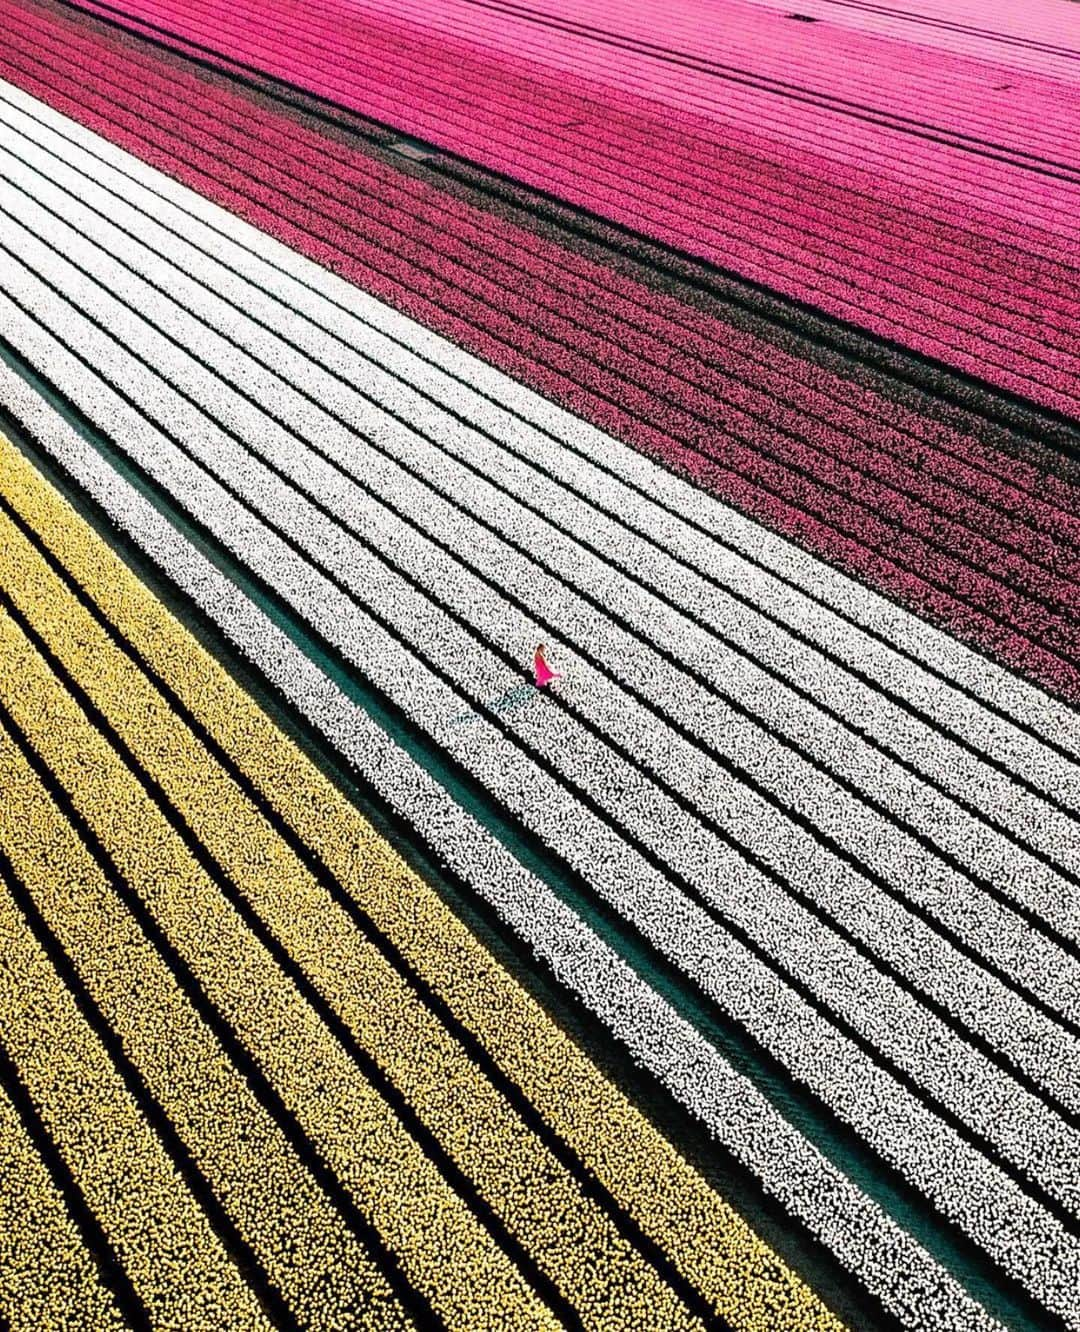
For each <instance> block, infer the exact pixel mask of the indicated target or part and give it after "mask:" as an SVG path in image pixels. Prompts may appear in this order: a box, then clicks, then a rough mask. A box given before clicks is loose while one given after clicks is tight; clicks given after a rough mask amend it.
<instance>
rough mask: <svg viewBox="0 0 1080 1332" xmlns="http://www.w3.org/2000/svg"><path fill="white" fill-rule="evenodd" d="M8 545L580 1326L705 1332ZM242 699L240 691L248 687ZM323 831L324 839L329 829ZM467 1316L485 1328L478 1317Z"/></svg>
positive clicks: (281, 938)
mask: <svg viewBox="0 0 1080 1332" xmlns="http://www.w3.org/2000/svg"><path fill="white" fill-rule="evenodd" d="M0 540H2V541H3V542H4V544H5V547H6V550H5V556H6V567H7V570H8V577H9V578H10V579H11V593H10V595H11V596H12V598H13V599H14V600H16V602H17V604H18V605H19V607H20V609H21V610H22V611H23V613H24V614H25V615H26V616H27V618H28V619H30V620H32V622H33V624H34V628H35V630H36V631H37V632H38V633H40V634H41V635H42V637H43V638H44V639H45V640H46V641H47V643H48V646H49V648H50V650H52V651H53V652H55V653H56V655H57V657H58V659H59V660H60V661H61V662H62V664H63V666H64V667H65V669H66V670H67V671H68V672H69V673H70V674H71V675H72V676H73V677H74V678H76V679H78V681H79V683H80V686H81V687H82V688H83V689H85V690H86V692H87V694H88V696H89V697H90V698H91V700H92V701H93V703H94V705H95V706H96V707H97V708H99V709H100V710H101V712H102V714H103V716H104V718H105V719H106V720H107V722H108V724H109V725H110V726H111V727H112V728H114V730H115V731H116V733H117V734H118V735H119V736H120V737H121V738H122V740H123V741H124V743H125V745H126V746H128V749H129V752H130V753H131V755H132V758H133V760H134V761H136V762H138V763H139V764H140V765H141V766H142V767H143V768H144V770H145V771H146V772H147V773H148V775H149V776H150V777H151V778H152V779H153V780H154V781H155V782H157V783H159V785H160V789H161V790H162V793H163V794H164V796H165V797H166V798H167V799H168V800H169V802H170V803H171V805H172V806H173V807H174V808H175V809H176V810H177V811H178V813H179V814H180V815H181V817H182V818H183V820H184V822H185V824H186V826H187V827H188V828H189V829H190V830H191V832H192V834H193V835H194V836H195V837H196V838H197V839H198V841H199V842H200V844H201V845H202V846H203V847H204V848H205V849H206V850H207V851H208V852H209V853H210V854H211V855H212V856H213V857H214V859H215V860H216V861H217V863H218V864H219V865H220V866H221V867H222V868H223V869H224V871H225V872H226V874H227V875H228V876H229V879H230V880H231V881H232V882H233V883H234V884H235V886H236V887H237V889H238V890H239V891H240V892H241V893H242V894H243V898H244V900H245V901H246V902H247V903H248V905H249V906H250V908H251V909H252V911H253V912H255V914H256V916H257V917H258V919H259V920H260V921H261V922H262V924H263V925H264V926H265V927H266V928H267V929H268V930H269V932H270V933H271V935H272V936H273V937H274V938H275V939H276V940H277V942H278V943H279V944H280V946H281V948H282V949H283V950H284V951H285V952H286V953H287V954H288V956H289V957H290V958H291V959H292V960H293V962H294V963H295V964H296V965H297V966H299V967H300V968H302V971H303V973H304V975H305V976H306V977H307V979H308V980H309V982H310V983H311V984H312V986H313V987H314V988H315V989H316V990H317V992H318V993H319V994H320V995H321V996H322V997H323V998H324V999H325V1000H326V1002H327V1003H328V1004H329V1005H330V1007H331V1008H332V1010H333V1012H334V1014H335V1015H336V1017H337V1019H338V1020H340V1022H341V1023H342V1024H343V1026H344V1027H345V1028H346V1029H347V1030H348V1031H349V1032H350V1033H351V1035H352V1037H353V1039H354V1040H355V1041H356V1043H357V1046H358V1047H359V1048H360V1049H362V1050H364V1051H365V1052H367V1057H368V1058H370V1059H373V1060H374V1061H375V1062H376V1063H377V1064H378V1065H379V1066H380V1067H381V1070H382V1073H383V1075H384V1076H385V1077H386V1078H387V1079H388V1081H389V1083H390V1084H391V1085H392V1086H393V1087H394V1088H395V1089H396V1092H397V1094H398V1095H400V1096H401V1097H402V1098H403V1100H404V1102H405V1104H407V1105H408V1106H409V1107H410V1110H411V1112H412V1113H414V1114H415V1115H416V1116H417V1117H418V1119H419V1121H420V1123H422V1124H423V1126H424V1128H425V1129H426V1130H427V1132H428V1133H430V1134H431V1135H432V1137H433V1139H434V1140H435V1141H437V1142H438V1143H440V1144H441V1145H442V1147H443V1149H444V1150H445V1152H446V1154H447V1156H448V1157H449V1159H450V1160H451V1161H453V1162H454V1165H455V1166H456V1167H457V1168H458V1169H459V1170H460V1171H461V1172H462V1173H463V1175H464V1176H465V1178H466V1179H467V1180H469V1181H470V1183H471V1185H472V1186H473V1187H475V1189H476V1191H477V1193H478V1195H479V1197H480V1198H481V1199H482V1200H483V1203H484V1204H485V1205H486V1206H489V1207H490V1208H491V1209H492V1211H493V1212H494V1213H495V1215H496V1216H497V1217H498V1218H499V1221H500V1223H501V1224H502V1225H504V1226H505V1227H506V1229H507V1231H509V1233H511V1234H513V1235H515V1237H516V1238H517V1240H519V1241H520V1243H521V1244H522V1245H523V1246H524V1248H525V1251H526V1252H527V1253H528V1254H529V1255H530V1256H532V1255H535V1258H536V1262H537V1264H538V1266H539V1267H540V1269H541V1270H543V1271H545V1272H546V1273H547V1276H548V1278H549V1279H550V1280H551V1281H552V1283H553V1284H554V1286H555V1287H556V1288H557V1289H558V1290H559V1291H560V1293H561V1294H562V1295H563V1297H564V1298H565V1299H566V1300H567V1301H568V1303H569V1304H570V1306H571V1307H572V1308H573V1309H574V1311H575V1314H576V1316H577V1317H578V1318H579V1319H580V1321H581V1324H582V1326H584V1327H587V1328H597V1327H601V1326H603V1325H604V1324H605V1321H606V1320H610V1319H614V1320H615V1323H616V1324H617V1325H618V1326H620V1327H626V1328H634V1327H642V1328H644V1327H650V1326H654V1325H657V1324H658V1325H660V1326H663V1327H669V1328H672V1329H674V1328H679V1327H684V1328H691V1327H693V1328H699V1327H700V1326H701V1325H700V1323H699V1322H697V1321H696V1320H695V1319H694V1318H692V1317H691V1316H690V1315H689V1313H688V1311H687V1310H686V1309H685V1307H684V1306H683V1305H682V1304H681V1302H680V1300H679V1299H678V1298H677V1297H676V1296H675V1294H674V1293H673V1292H672V1290H671V1289H670V1287H669V1286H667V1285H666V1284H665V1283H664V1282H663V1281H662V1280H660V1279H659V1278H658V1276H657V1274H656V1272H655V1271H654V1270H653V1269H652V1268H651V1267H650V1266H649V1265H648V1264H647V1263H646V1262H645V1261H644V1260H643V1259H642V1257H641V1255H640V1254H639V1253H637V1252H636V1251H635V1250H634V1249H633V1248H632V1246H630V1245H629V1244H628V1243H627V1242H626V1241H625V1239H623V1238H622V1237H621V1236H620V1234H619V1233H618V1231H617V1229H616V1228H615V1226H614V1225H613V1223H612V1221H611V1219H610V1218H609V1217H608V1216H607V1215H605V1214H604V1212H603V1210H602V1209H601V1208H600V1207H599V1206H598V1205H597V1204H596V1203H594V1202H592V1201H590V1200H589V1199H588V1198H587V1197H586V1196H585V1195H583V1193H582V1191H581V1188H580V1185H579V1183H578V1182H577V1181H576V1180H575V1179H574V1177H573V1176H572V1175H571V1174H569V1173H568V1172H567V1170H566V1169H565V1168H564V1167H563V1166H562V1165H561V1164H560V1162H559V1161H558V1160H557V1159H556V1158H555V1157H554V1156H553V1155H552V1153H551V1151H550V1150H549V1149H548V1148H547V1147H546V1145H544V1144H543V1143H542V1142H541V1141H539V1140H538V1139H537V1138H536V1135H535V1134H534V1133H533V1132H532V1131H531V1130H530V1129H529V1128H528V1126H527V1125H526V1124H524V1123H523V1122H522V1121H521V1120H520V1117H519V1116H518V1115H517V1114H516V1113H515V1112H514V1110H513V1109H512V1107H511V1106H510V1105H509V1104H508V1103H507V1101H506V1099H505V1097H504V1096H502V1095H501V1094H500V1092H499V1091H498V1090H497V1089H496V1088H495V1087H494V1086H493V1085H492V1084H491V1082H490V1080H489V1079H488V1078H487V1077H485V1076H484V1075H483V1073H482V1072H481V1071H479V1070H478V1069H477V1068H476V1067H475V1065H474V1064H473V1063H472V1062H471V1060H470V1058H469V1056H468V1054H467V1052H466V1051H465V1050H463V1049H462V1048H461V1046H460V1045H459V1044H458V1043H457V1042H456V1041H455V1040H454V1038H453V1037H452V1036H451V1035H450V1034H449V1033H448V1032H447V1031H446V1030H444V1029H443V1028H442V1027H441V1026H440V1024H439V1022H438V1020H437V1019H436V1018H435V1017H434V1015H433V1014H432V1013H431V1012H430V1011H428V1010H427V1009H426V1008H425V1007H424V1006H423V1004H422V1002H421V1001H420V1000H419V998H418V996H417V995H416V993H415V992H414V991H412V990H411V989H410V987H409V986H408V984H407V983H406V982H405V981H404V980H403V979H402V977H401V976H400V975H398V974H397V973H396V972H395V971H394V970H393V968H392V967H391V966H390V964H389V963H388V962H387V961H386V960H385V959H384V958H383V957H382V956H380V954H379V953H377V952H376V951H375V950H374V949H373V948H372V946H371V943H370V941H369V940H368V939H367V938H366V937H365V936H364V935H363V934H362V933H360V932H358V931H357V929H356V928H355V926H354V925H353V924H352V922H351V921H350V919H349V917H348V915H347V913H346V911H345V910H344V908H343V907H342V906H341V905H340V904H339V903H337V902H335V901H334V900H333V898H332V897H331V895H330V894H329V892H328V891H327V890H326V889H325V888H324V887H322V886H321V885H319V884H318V883H317V882H316V881H315V880H314V879H313V878H312V877H311V875H310V874H309V873H308V872H306V871H305V869H304V868H303V866H302V865H301V863H300V862H299V860H298V859H297V857H296V856H295V854H294V853H293V852H291V851H290V850H289V849H288V848H287V847H286V846H285V845H284V844H283V843H282V841H281V839H280V838H279V837H278V836H277V835H276V834H275V833H274V832H273V831H272V829H271V828H270V826H269V825H268V824H267V822H266V821H265V819H264V818H263V817H262V816H261V815H259V814H258V813H257V811H256V810H255V809H254V808H253V807H252V806H251V804H250V802H249V801H248V800H247V799H246V798H245V797H244V796H243V794H242V793H241V792H240V791H239V790H238V789H237V788H236V785H235V783H234V782H233V781H232V780H231V779H230V778H229V776H228V775H227V774H226V773H225V772H223V771H222V770H221V768H220V767H219V766H218V765H217V764H216V763H215V762H214V760H213V759H212V757H211V756H210V755H209V754H208V753H207V751H206V750H205V748H204V747H203V746H202V745H201V744H200V743H199V741H198V740H197V739H196V738H195V737H194V736H193V735H192V734H191V732H190V731H189V730H188V728H187V727H186V726H185V725H184V724H183V723H182V722H181V721H179V720H178V719H177V718H176V717H175V716H174V715H173V713H172V712H171V711H170V708H169V705H168V703H167V702H166V700H165V699H164V698H163V697H162V696H161V695H160V693H158V692H157V691H156V690H155V689H154V688H153V687H152V685H151V684H150V683H149V682H148V681H147V680H146V678H145V677H144V676H143V675H142V674H141V672H140V671H139V669H138V668H137V667H136V666H135V665H133V664H132V663H131V661H130V660H128V659H127V658H126V657H125V656H124V655H123V654H122V653H121V652H120V651H119V649H118V648H117V647H116V646H115V645H114V644H112V643H111V642H110V641H109V639H108V636H107V635H106V634H105V633H104V632H103V630H102V629H101V628H100V627H99V626H98V625H97V624H95V622H94V621H93V619H92V618H91V617H90V615H89V614H88V613H87V611H86V610H85V609H83V608H82V607H81V606H80V604H79V603H78V601H76V600H75V598H74V597H73V596H72V595H71V594H70V592H68V591H67V590H66V589H65V588H64V587H63V585H62V584H61V583H60V581H59V580H58V579H57V577H56V576H55V575H53V574H50V573H49V572H48V570H47V568H46V567H45V566H44V565H43V562H42V561H41V560H40V558H39V557H35V556H34V555H33V554H32V553H31V552H30V550H29V549H28V547H27V543H26V541H25V538H20V537H19V536H18V535H17V534H16V532H15V531H14V529H13V528H12V527H11V525H10V523H9V522H8V521H7V520H5V519H3V518H0ZM184 666H185V658H184V657H183V656H180V655H179V653H177V652H174V653H173V654H170V657H169V667H168V672H167V678H168V679H169V681H170V683H171V685H172V687H174V688H175V687H176V684H177V683H178V677H179V676H180V674H181V673H182V671H183V668H184ZM184 692H185V693H187V694H188V695H189V696H190V695H191V694H192V693H193V692H194V691H193V690H192V689H191V687H190V686H189V687H188V688H187V689H186V690H185V691H184ZM237 697H238V698H239V697H242V696H240V695H239V694H238V692H237ZM234 702H235V700H234ZM248 707H249V709H250V708H251V705H250V703H249V704H248ZM320 836H321V838H323V839H325V837H326V836H327V830H326V829H325V828H324V829H323V830H322V831H321V834H320ZM351 849H352V847H351V846H350V850H351ZM268 867H272V868H270V869H269V872H268ZM358 886H359V887H360V889H361V892H363V885H362V884H360V885H358ZM405 1223H406V1225H407V1224H408V1218H405ZM381 1229H383V1233H384V1235H386V1237H387V1238H388V1239H389V1240H390V1241H391V1242H392V1243H393V1245H394V1247H397V1246H398V1245H405V1244H406V1243H407V1240H408V1236H407V1234H406V1233H403V1234H390V1233H388V1232H387V1230H386V1229H385V1228H383V1227H381ZM442 1240H443V1241H444V1242H445V1243H446V1244H447V1249H446V1253H447V1255H448V1257H450V1258H451V1260H452V1261H453V1249H452V1247H451V1246H452V1244H453V1240H452V1238H451V1237H449V1236H447V1235H445V1234H444V1235H443V1236H442ZM473 1261H474V1260H470V1259H468V1258H466V1257H458V1258H457V1263H459V1264H460V1268H461V1271H462V1273H463V1274H466V1273H467V1274H468V1279H469V1280H470V1281H472V1280H475V1278H476V1277H477V1275H480V1276H481V1277H482V1276H483V1273H482V1271H481V1272H480V1273H479V1274H478V1272H477V1269H476V1268H475V1266H471V1265H470V1264H471V1263H472V1262H473ZM469 1317H470V1320H475V1319H476V1318H477V1315H476V1313H475V1311H470V1313H469ZM469 1325H470V1326H472V1325H478V1324H476V1323H474V1322H473V1321H470V1324H469Z"/></svg>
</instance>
